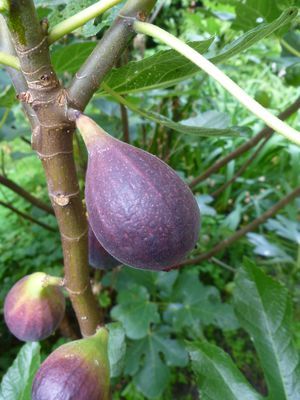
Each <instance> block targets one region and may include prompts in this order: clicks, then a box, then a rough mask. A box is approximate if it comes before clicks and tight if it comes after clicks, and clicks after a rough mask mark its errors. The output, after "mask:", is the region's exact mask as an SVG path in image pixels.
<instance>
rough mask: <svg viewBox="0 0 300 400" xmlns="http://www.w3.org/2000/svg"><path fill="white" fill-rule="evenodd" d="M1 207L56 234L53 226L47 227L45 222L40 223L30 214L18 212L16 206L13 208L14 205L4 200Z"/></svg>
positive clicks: (0, 202) (0, 203) (0, 201)
mask: <svg viewBox="0 0 300 400" xmlns="http://www.w3.org/2000/svg"><path fill="white" fill-rule="evenodd" d="M0 205H1V206H2V207H5V208H8V209H9V210H10V211H12V212H14V213H15V214H17V215H19V216H20V217H22V218H24V219H26V220H27V221H30V222H32V223H33V224H36V225H39V226H41V227H42V228H44V229H47V230H48V231H51V232H56V229H54V228H52V227H51V226H49V225H47V224H44V222H40V221H38V220H37V219H35V218H33V217H31V216H30V215H28V214H26V213H24V212H22V211H19V210H18V209H17V208H15V207H14V206H12V205H10V204H8V203H5V202H4V201H2V200H0Z"/></svg>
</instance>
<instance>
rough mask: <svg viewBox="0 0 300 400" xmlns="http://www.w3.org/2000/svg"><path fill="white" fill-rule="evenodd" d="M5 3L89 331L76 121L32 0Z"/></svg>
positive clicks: (78, 308)
mask: <svg viewBox="0 0 300 400" xmlns="http://www.w3.org/2000/svg"><path fill="white" fill-rule="evenodd" d="M9 5H10V11H9V14H8V25H9V28H10V32H11V34H12V38H13V42H14V46H15V49H16V52H17V55H18V57H19V60H20V64H21V70H22V72H23V75H24V77H25V79H26V83H27V87H28V90H27V91H26V93H21V94H20V95H19V98H20V99H22V100H23V101H24V102H25V103H26V104H28V105H29V106H30V107H31V108H32V109H34V112H35V113H36V115H37V118H38V124H37V126H36V127H35V128H34V130H33V135H32V143H33V148H34V150H36V151H37V154H38V156H39V158H40V160H41V162H42V164H43V167H44V170H45V174H46V178H47V185H48V192H49V196H50V199H51V202H52V206H53V209H54V212H55V216H56V218H57V222H58V225H59V230H60V235H61V241H62V247H63V254H64V272H65V283H66V285H65V287H66V290H67V291H68V293H69V296H70V299H71V301H72V305H73V308H74V310H75V313H76V316H77V319H78V322H79V325H80V329H81V333H82V335H83V336H89V335H92V334H94V332H95V330H96V327H97V326H98V325H99V323H100V322H101V314H100V311H99V309H98V305H97V301H96V299H95V297H94V296H93V294H92V290H91V285H90V279H89V267H88V238H87V220H86V216H85V210H84V208H83V204H82V200H81V196H80V191H79V184H78V179H77V175H76V166H75V162H74V158H73V147H72V137H73V132H74V124H73V123H72V122H70V121H69V119H68V117H67V110H68V103H67V97H66V92H65V90H64V89H63V88H62V87H61V86H60V83H59V80H58V78H57V76H56V74H55V71H54V70H53V68H52V66H51V62H50V55H49V44H48V40H47V36H46V32H44V31H43V30H42V27H41V25H40V21H39V18H38V16H37V13H36V10H35V7H34V3H33V1H32V0H22V1H12V0H11V1H10V4H9ZM62 171H63V172H64V173H63V174H62Z"/></svg>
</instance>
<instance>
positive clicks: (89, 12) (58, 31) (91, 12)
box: [48, 0, 123, 44]
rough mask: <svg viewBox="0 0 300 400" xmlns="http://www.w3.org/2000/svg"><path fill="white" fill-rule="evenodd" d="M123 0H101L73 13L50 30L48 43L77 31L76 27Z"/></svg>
mask: <svg viewBox="0 0 300 400" xmlns="http://www.w3.org/2000/svg"><path fill="white" fill-rule="evenodd" d="M121 1H123V0H100V1H98V2H97V3H95V4H92V5H91V6H90V7H87V8H85V9H84V10H82V11H80V12H79V13H77V14H75V15H73V16H72V17H70V18H67V19H66V20H64V21H62V22H61V23H59V24H57V25H55V26H54V27H53V29H51V30H50V32H49V35H48V43H49V44H52V43H54V42H56V41H57V40H59V39H60V38H61V37H63V36H64V35H66V34H68V33H71V32H73V31H75V29H77V28H79V27H81V26H82V25H84V24H85V23H87V22H88V21H90V20H91V19H93V18H96V17H98V15H100V14H103V13H104V12H105V11H107V10H108V9H110V8H111V7H113V6H115V5H116V4H119V3H121Z"/></svg>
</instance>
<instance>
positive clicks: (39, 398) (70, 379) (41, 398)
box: [32, 328, 110, 400]
mask: <svg viewBox="0 0 300 400" xmlns="http://www.w3.org/2000/svg"><path fill="white" fill-rule="evenodd" d="M107 343H108V332H107V330H106V329H105V328H100V329H99V330H98V331H97V332H96V334H95V335H94V336H90V337H88V338H85V339H80V340H76V341H74V342H71V343H67V344H64V345H62V346H60V347H59V348H58V349H57V350H55V351H54V352H53V353H52V354H50V356H49V357H48V358H47V359H46V360H45V361H44V362H43V364H42V365H41V366H40V368H39V370H38V372H37V374H36V376H35V378H34V381H33V386H32V400H73V399H74V400H75V399H76V400H108V399H109V385H110V371H109V361H108V350H107Z"/></svg>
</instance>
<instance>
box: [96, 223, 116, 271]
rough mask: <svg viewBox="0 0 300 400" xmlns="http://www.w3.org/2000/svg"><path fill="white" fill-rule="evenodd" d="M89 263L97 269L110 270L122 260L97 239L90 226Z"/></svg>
mask: <svg viewBox="0 0 300 400" xmlns="http://www.w3.org/2000/svg"><path fill="white" fill-rule="evenodd" d="M89 264H90V265H91V266H92V267H93V268H96V269H105V270H110V269H113V268H114V267H116V266H118V265H120V261H118V260H116V259H115V258H113V257H112V256H111V255H110V254H109V253H108V252H107V251H106V250H105V249H104V248H103V246H101V244H100V243H99V241H98V240H97V238H96V236H95V234H94V232H93V230H92V228H91V227H90V226H89Z"/></svg>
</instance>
